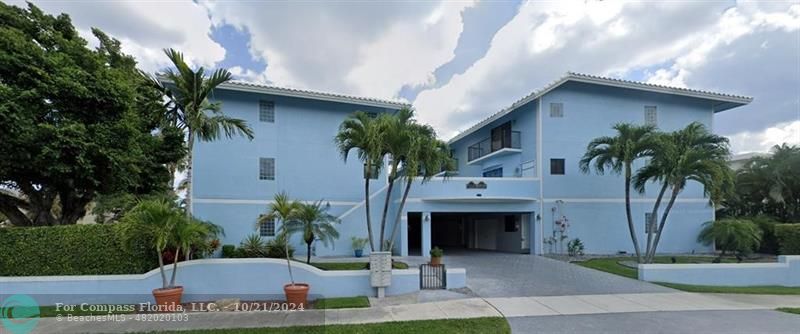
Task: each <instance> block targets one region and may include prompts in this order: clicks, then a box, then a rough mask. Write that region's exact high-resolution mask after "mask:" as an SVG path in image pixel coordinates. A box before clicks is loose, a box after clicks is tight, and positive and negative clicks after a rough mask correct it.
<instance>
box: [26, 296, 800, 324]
mask: <svg viewBox="0 0 800 334" xmlns="http://www.w3.org/2000/svg"><path fill="white" fill-rule="evenodd" d="M778 307H800V296H772V295H730V294H698V293H688V292H677V293H640V294H612V295H580V296H547V297H510V298H488V299H485V300H484V299H481V298H466V299H458V300H448V301H440V302H432V303H419V304H404V305H388V306H374V307H370V308H363V309H342V310H309V311H303V312H236V313H232V312H215V313H190V314H188V321H139V320H136V318H135V317H136V316H134V315H127V316H124V317H122V318H123V319H124V320H121V321H94V322H85V321H83V322H78V321H66V320H65V319H62V320H61V321H58V320H57V319H56V318H42V319H41V320H40V321H39V325H38V326H37V327H36V329H35V330H34V331H33V333H122V332H151V331H165V330H188V329H215V328H258V327H288V326H315V325H333V324H359V323H377V322H389V321H408V320H434V319H466V318H478V317H499V316H504V317H527V316H554V315H576V314H605V313H627V312H658V311H697V310H720V311H724V310H762V309H775V308H778ZM498 311H499V312H498Z"/></svg>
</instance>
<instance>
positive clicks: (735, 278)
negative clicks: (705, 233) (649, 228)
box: [639, 255, 800, 286]
mask: <svg viewBox="0 0 800 334" xmlns="http://www.w3.org/2000/svg"><path fill="white" fill-rule="evenodd" d="M639 279H640V280H643V281H650V282H666V283H678V284H696V285H712V286H764V285H782V286H800V256H797V255H793V256H787V255H783V256H779V257H778V261H777V262H776V263H703V264H640V265H639Z"/></svg>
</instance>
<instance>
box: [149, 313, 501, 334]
mask: <svg viewBox="0 0 800 334" xmlns="http://www.w3.org/2000/svg"><path fill="white" fill-rule="evenodd" d="M159 333H175V334H187V333H188V334H195V333H196V334H234V333H243V334H296V333H304V334H305V333H308V334H323V333H324V334H344V333H354V334H410V333H437V334H494V333H496V334H508V333H511V328H510V327H509V326H508V322H506V319H504V318H499V317H498V318H473V319H442V320H419V321H398V322H384V323H379V324H357V325H329V326H302V327H282V328H237V329H207V330H193V331H174V332H159Z"/></svg>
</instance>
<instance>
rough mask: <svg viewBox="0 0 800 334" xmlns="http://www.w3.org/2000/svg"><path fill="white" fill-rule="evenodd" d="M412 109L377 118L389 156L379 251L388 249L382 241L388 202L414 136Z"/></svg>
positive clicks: (384, 149)
mask: <svg viewBox="0 0 800 334" xmlns="http://www.w3.org/2000/svg"><path fill="white" fill-rule="evenodd" d="M413 117H414V110H412V109H409V108H403V109H400V110H399V111H398V112H397V113H396V114H381V116H380V117H379V118H378V124H379V128H380V129H381V132H382V133H383V141H382V143H381V144H382V145H381V147H382V153H383V154H388V155H389V156H390V157H391V163H390V166H388V167H389V171H388V172H389V175H388V177H387V182H388V187H387V189H386V196H385V197H384V202H383V211H382V214H381V230H380V239H379V240H380V243H379V247H381V251H388V249H384V248H385V247H387V246H388V245H387V244H386V243H385V242H384V240H385V236H386V234H385V231H386V222H387V216H388V214H389V202H390V200H391V197H392V190H393V189H394V183H395V181H396V180H397V178H398V177H399V176H400V173H399V172H400V171H399V168H400V163H401V162H402V161H404V160H405V159H406V156H407V155H408V154H409V150H410V148H411V141H412V138H413V137H414V131H415V130H414V129H416V128H417V127H416V125H417V124H416V122H415V121H414V118H413Z"/></svg>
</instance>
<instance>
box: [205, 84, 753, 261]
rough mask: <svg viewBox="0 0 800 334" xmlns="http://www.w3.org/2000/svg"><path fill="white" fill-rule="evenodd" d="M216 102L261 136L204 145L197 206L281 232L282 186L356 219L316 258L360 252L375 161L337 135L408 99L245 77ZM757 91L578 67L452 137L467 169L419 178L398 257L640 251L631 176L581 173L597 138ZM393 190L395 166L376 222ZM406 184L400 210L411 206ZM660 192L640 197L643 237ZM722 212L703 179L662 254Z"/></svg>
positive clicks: (243, 226)
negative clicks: (270, 206) (362, 116)
mask: <svg viewBox="0 0 800 334" xmlns="http://www.w3.org/2000/svg"><path fill="white" fill-rule="evenodd" d="M215 97H216V98H217V99H218V100H221V101H222V110H223V111H224V112H225V113H227V114H229V115H230V116H233V117H238V118H243V119H245V120H247V121H248V123H250V125H251V126H252V127H253V128H254V130H255V132H256V138H255V139H254V140H253V141H252V142H250V141H247V140H245V139H241V138H237V139H232V140H221V141H216V142H211V143H199V144H198V145H196V147H195V165H194V173H195V174H194V190H193V192H194V193H193V194H192V198H193V199H194V204H193V207H194V208H193V211H194V213H195V214H196V215H198V216H200V217H201V218H204V219H208V220H211V221H213V222H215V223H217V224H220V225H222V226H223V227H224V228H225V232H226V237H225V238H226V239H225V243H232V244H238V243H239V241H240V240H241V239H242V238H244V236H246V235H247V234H249V233H256V232H261V233H262V235H270V234H271V233H272V231H273V230H274V229H275V228H277V227H275V226H266V227H262V228H257V226H256V225H255V219H256V217H257V216H258V215H259V214H261V213H263V212H265V210H266V204H267V203H269V200H270V199H271V198H272V196H273V194H274V193H276V192H279V191H281V190H285V191H287V192H288V193H289V194H290V195H291V196H292V197H294V198H299V199H301V200H306V201H313V200H318V199H324V200H326V201H330V204H331V213H332V214H334V215H336V216H338V217H340V218H341V220H342V224H341V225H340V227H339V231H340V233H341V238H340V239H339V241H338V242H337V243H336V244H335V247H333V248H323V247H321V246H319V245H318V247H317V248H316V254H317V255H347V254H351V252H352V251H351V250H350V247H349V243H350V242H349V241H350V237H351V236H361V237H363V236H366V227H365V226H364V225H365V223H364V211H363V210H364V207H363V179H362V165H361V162H359V161H358V160H357V159H355V157H354V154H351V158H350V159H348V162H347V164H345V163H344V162H342V159H341V157H340V156H339V153H338V152H337V151H336V148H335V146H334V144H333V136H334V135H335V134H336V132H337V130H338V126H339V124H340V123H341V121H342V120H343V119H344V118H345V117H346V116H347V114H349V113H350V112H352V111H355V110H363V111H368V112H375V113H379V112H393V111H394V110H397V109H399V108H401V107H403V106H404V105H403V104H400V103H396V102H390V101H380V100H373V99H363V98H353V97H345V96H340V95H330V94H322V93H313V92H307V91H296V90H287V89H279V88H274V87H269V86H259V85H254V84H244V83H231V84H227V85H225V86H223V87H222V88H221V89H220V91H219V92H217V93H216V95H215ZM751 100H752V99H751V98H748V97H742V96H734V95H727V94H719V93H712V92H705V91H698V90H691V89H684V88H673V87H665V86H657V85H651V84H645V83H639V82H632V81H624V80H616V79H608V78H602V77H596V76H589V75H583V74H575V73H569V74H567V75H566V76H564V77H563V78H561V79H559V80H558V81H556V82H554V83H552V84H550V85H549V86H547V87H545V88H544V89H542V90H539V91H536V92H534V93H532V94H530V95H528V96H526V97H525V98H523V99H521V100H519V101H517V102H515V103H514V104H512V105H511V106H510V107H508V108H506V109H503V110H501V111H499V112H497V113H495V114H493V115H491V116H490V117H488V118H487V119H485V120H483V121H481V122H479V123H478V124H476V125H475V126H473V127H471V128H470V129H468V130H466V131H464V132H462V133H460V134H459V135H457V136H456V137H455V138H453V139H451V140H450V142H449V144H450V146H451V149H452V152H453V156H454V157H455V158H456V159H457V161H458V170H457V171H454V172H453V174H455V176H452V177H449V178H434V179H433V180H432V181H430V182H428V183H425V184H422V185H421V184H419V183H415V185H414V186H413V188H412V191H411V193H410V195H409V198H408V201H407V204H406V206H405V208H404V210H403V214H402V217H403V219H402V221H401V225H400V226H399V229H400V233H399V240H397V241H398V242H397V243H396V248H395V252H396V253H397V254H400V255H420V254H422V255H427V252H428V250H429V249H430V248H431V247H433V246H440V247H461V248H469V249H486V250H497V251H506V252H521V253H534V254H542V253H548V252H559V251H564V252H565V251H566V244H567V242H568V241H569V240H570V239H573V238H580V239H581V240H582V241H583V243H584V244H585V246H586V252H587V253H617V252H619V251H625V252H631V251H632V246H631V241H630V236H629V233H628V228H627V224H626V220H625V210H624V197H623V194H624V187H623V182H622V179H621V177H620V176H617V175H596V174H594V173H592V174H583V173H581V172H580V170H579V168H578V161H579V160H580V158H581V157H582V155H583V153H584V151H585V149H586V145H587V144H588V143H589V141H590V140H592V139H593V138H596V137H598V136H603V135H611V134H613V130H612V129H611V126H612V125H613V124H615V123H619V122H631V123H642V124H644V123H651V124H654V125H656V126H658V128H659V129H661V130H665V131H671V130H676V129H679V128H682V127H684V126H686V125H687V124H689V123H691V122H695V121H696V122H701V123H703V124H705V125H706V126H708V127H712V125H713V115H714V113H717V112H721V111H724V110H728V109H731V108H735V107H738V106H742V105H745V104H747V103H749V102H750V101H751ZM265 110H266V111H265ZM265 112H266V115H265ZM385 185H386V181H385V175H382V176H381V177H380V178H379V179H378V180H375V181H373V184H372V189H374V190H373V194H372V201H373V203H375V204H376V205H372V208H371V209H372V210H373V217H374V218H373V223H375V221H376V220H377V219H378V218H379V216H378V214H379V212H380V209H381V207H382V205H377V204H379V203H380V204H382V201H383V198H384V196H385V191H386V187H385ZM399 188H401V187H396V188H395V191H394V193H393V194H392V201H391V203H392V207H391V210H390V213H389V217H394V215H395V214H396V210H397V209H398V205H397V204H398V202H399V198H400V189H399ZM650 188H656V187H650ZM655 191H656V189H648V192H647V193H646V194H645V195H639V194H634V197H633V199H632V202H633V208H632V209H633V214H634V217H635V219H636V228H637V232H638V234H639V236H640V240H644V238H645V228H646V227H645V224H644V222H645V219H646V218H645V212H649V211H650V210H651V209H652V205H653V201H654V197H655V195H654V194H653V193H654V192H655ZM563 217H566V221H568V224H567V226H568V227H567V228H566V229H565V231H564V233H563V235H565V236H566V239H564V241H563V245H562V244H561V243H560V242H554V243H553V242H550V243H548V240H552V239H555V240H561V236H562V233H559V232H558V231H559V230H560V228H558V227H556V228H555V230H556V233H555V234H554V233H553V230H554V226H556V221H557V220H558V221H563V220H564V219H563ZM712 218H713V209H712V208H711V207H710V206H709V205H708V199H707V198H704V196H703V191H702V189H701V187H700V186H699V185H698V184H690V185H689V186H688V187H687V189H686V190H684V192H683V193H682V194H681V195H680V196H679V197H678V200H677V201H676V204H675V207H674V208H673V210H672V212H671V214H670V218H669V222H668V225H667V228H666V230H665V234H664V236H663V238H662V241H661V243H660V247H659V251H661V252H666V253H678V252H692V251H695V252H705V251H708V250H710V248H709V247H706V246H703V245H701V244H698V243H697V242H696V237H697V234H698V232H699V230H700V227H701V224H702V223H703V222H706V221H708V220H711V219H712ZM388 228H389V230H390V231H391V228H392V226H389V227H388ZM375 233H377V231H376V232H375ZM387 237H388V233H387ZM643 243H644V242H642V244H643ZM298 251H299V252H302V249H298Z"/></svg>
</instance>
